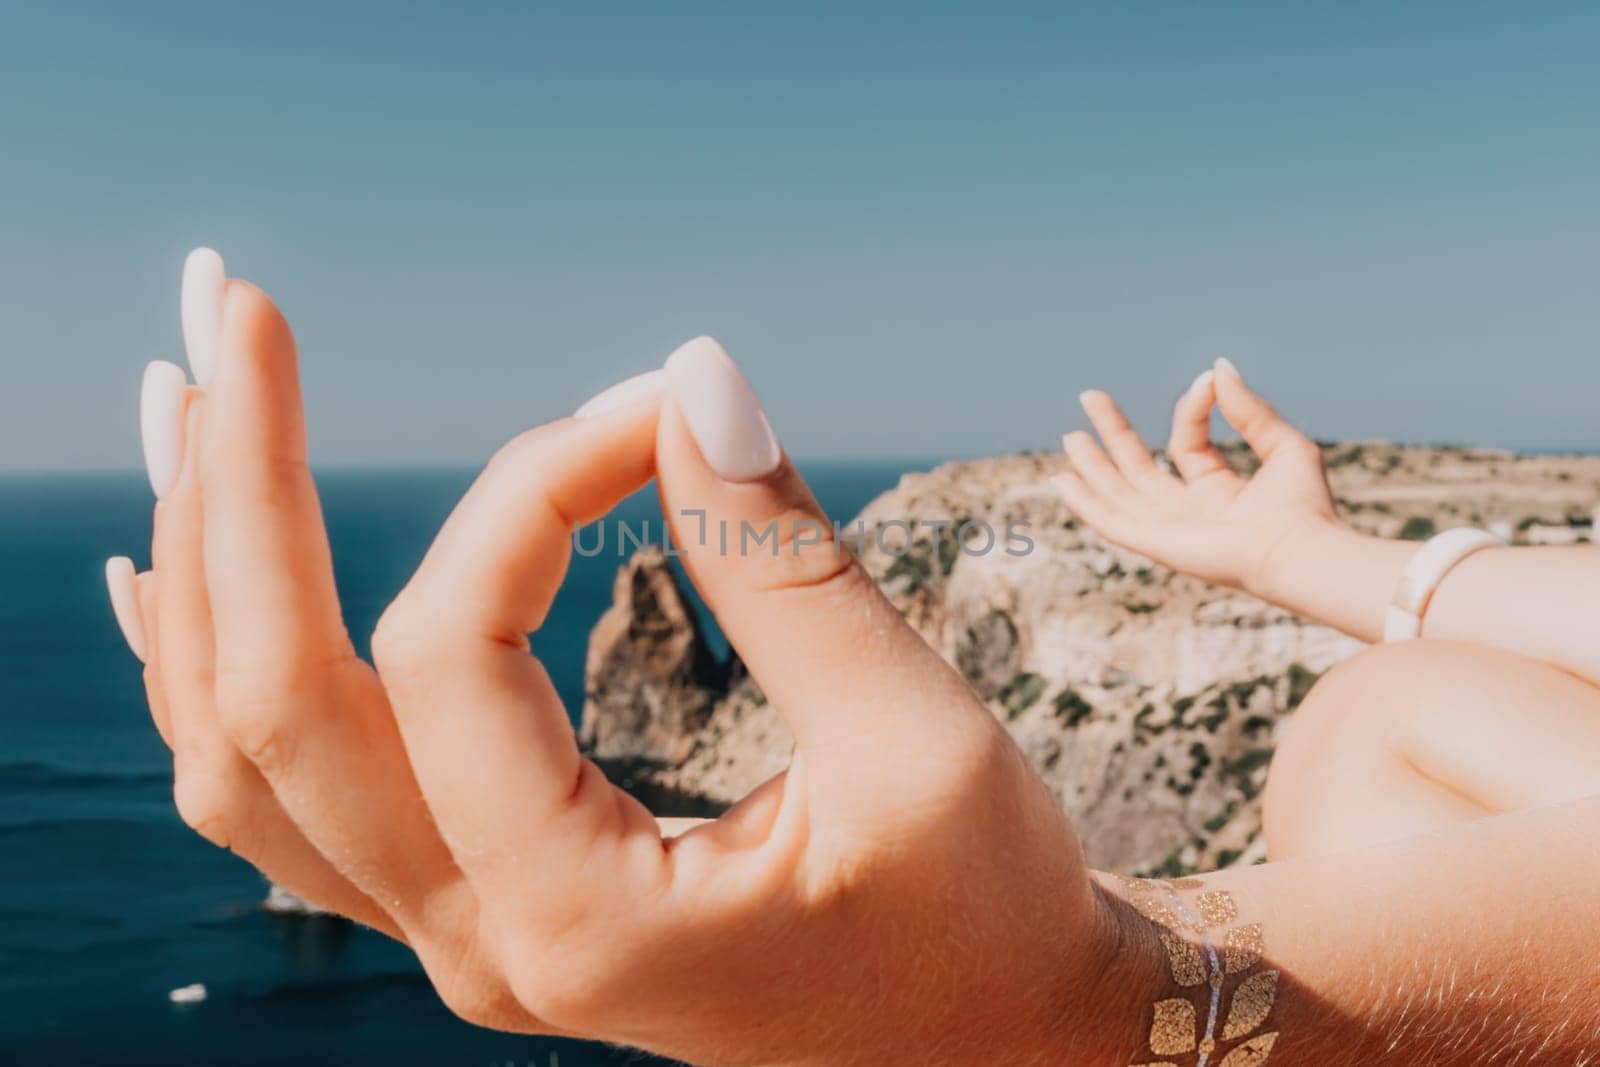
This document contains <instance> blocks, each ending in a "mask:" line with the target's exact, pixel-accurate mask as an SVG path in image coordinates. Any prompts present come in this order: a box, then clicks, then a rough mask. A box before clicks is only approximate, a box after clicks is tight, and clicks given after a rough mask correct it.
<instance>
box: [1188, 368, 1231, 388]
mask: <svg viewBox="0 0 1600 1067" xmlns="http://www.w3.org/2000/svg"><path fill="white" fill-rule="evenodd" d="M1230 366H1231V364H1230ZM1215 377H1216V372H1215V371H1211V370H1203V371H1201V372H1200V373H1199V374H1197V375H1195V379H1194V381H1193V382H1191V383H1189V392H1190V393H1203V392H1205V391H1206V390H1207V389H1209V388H1211V379H1213V378H1215Z"/></svg>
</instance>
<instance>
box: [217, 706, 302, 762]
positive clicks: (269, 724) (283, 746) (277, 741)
mask: <svg viewBox="0 0 1600 1067" xmlns="http://www.w3.org/2000/svg"><path fill="white" fill-rule="evenodd" d="M224 694H226V695H224ZM293 703H294V698H293V697H292V696H291V695H290V694H289V693H288V692H286V691H283V690H278V689H275V688H273V687H271V686H270V685H259V686H252V687H248V688H246V687H243V686H240V687H235V686H233V685H229V686H226V687H224V686H222V685H221V684H220V683H219V685H218V697H217V718H218V720H219V721H220V722H221V724H222V730H223V733H225V734H226V735H227V736H228V740H230V741H232V742H233V745H234V747H235V748H237V749H238V750H239V751H240V753H242V754H243V755H244V757H245V758H246V759H248V760H249V761H250V762H251V763H253V764H255V765H256V766H257V767H259V768H260V769H261V771H262V773H263V774H265V775H266V776H267V777H268V778H271V777H272V775H273V774H274V773H275V772H276V771H277V770H278V769H280V768H282V767H284V766H286V765H287V764H288V763H289V762H290V759H291V755H290V751H289V749H290V745H291V743H292V742H291V740H290V738H291V736H292V731H291V730H290V729H289V728H288V722H287V721H286V720H287V714H288V709H289V707H290V706H292V705H293Z"/></svg>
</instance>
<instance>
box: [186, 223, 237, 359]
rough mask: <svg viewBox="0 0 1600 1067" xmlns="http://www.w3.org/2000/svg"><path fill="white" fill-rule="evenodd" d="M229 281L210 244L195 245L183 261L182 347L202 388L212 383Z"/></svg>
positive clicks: (220, 340)
mask: <svg viewBox="0 0 1600 1067" xmlns="http://www.w3.org/2000/svg"><path fill="white" fill-rule="evenodd" d="M227 284H228V275H227V272H226V271H225V270H224V269H223V266H222V257H221V256H219V255H217V253H215V252H213V251H212V250H211V249H209V248H197V249H195V250H194V251H193V252H190V253H189V258H187V259H185V260H184V261H183V287H182V289H183V293H182V299H181V300H180V301H179V305H180V309H179V310H180V317H181V318H182V321H183V349H184V351H185V352H187V353H188V354H189V369H190V370H191V371H193V372H194V380H195V381H196V382H198V383H199V384H200V386H201V387H202V388H204V387H205V386H207V385H210V384H211V375H212V373H213V372H214V371H215V370H216V369H217V349H218V348H220V347H221V344H222V294H223V290H224V288H225V287H226V286H227Z"/></svg>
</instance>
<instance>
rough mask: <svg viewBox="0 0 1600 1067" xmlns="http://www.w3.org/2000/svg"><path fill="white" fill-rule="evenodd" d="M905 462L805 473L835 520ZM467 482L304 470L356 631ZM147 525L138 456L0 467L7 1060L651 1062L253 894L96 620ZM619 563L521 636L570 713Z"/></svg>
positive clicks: (604, 568)
mask: <svg viewBox="0 0 1600 1067" xmlns="http://www.w3.org/2000/svg"><path fill="white" fill-rule="evenodd" d="M910 466H913V467H914V466H916V465H910ZM907 467H908V465H907V464H905V463H894V464H816V465H808V466H807V467H806V473H807V475H808V476H809V477H810V479H811V483H812V486H813V488H814V489H815V490H816V491H817V495H818V497H819V498H820V499H821V500H822V503H823V506H824V507H825V508H826V509H827V511H828V513H829V514H830V515H832V516H833V517H835V518H838V519H841V520H845V519H848V518H850V517H851V516H852V515H854V514H855V513H856V511H858V510H859V509H860V508H861V507H862V506H863V505H864V504H865V503H866V502H867V501H869V500H870V499H871V498H872V497H874V496H875V495H877V494H878V493H879V492H881V491H883V490H884V489H886V488H889V487H890V486H892V485H893V484H894V483H895V481H896V479H897V478H898V476H899V474H900V472H901V471H902V470H905V469H907ZM470 479H471V474H470V472H465V471H363V472H355V471H333V472H327V473H325V474H322V475H319V478H318V482H319V485H320V486H321V489H322V496H323V504H324V507H325V509H326V513H327V517H328V525H329V531H330V536H331V538H332V542H333V548H334V557H335V565H336V569H337V572H338V579H339V586H340V590H341V593H342V597H343V603H344V607H345V612H346V616H347V619H348V621H349V624H350V627H351V631H352V633H354V634H356V635H357V636H358V640H364V638H363V636H362V635H365V634H367V633H369V632H370V630H371V626H372V624H373V622H374V621H375V620H376V618H377V616H378V613H379V612H380V611H381V610H382V608H383V606H384V604H386V603H387V602H388V600H389V598H390V597H392V596H393V594H394V593H395V592H396V591H397V590H398V589H399V588H400V586H401V585H402V584H403V583H404V582H405V579H406V577H407V576H408V574H409V573H410V572H411V570H412V569H413V568H414V567H415V566H416V564H417V562H418V561H419V560H420V559H421V557H422V554H423V551H424V550H425V548H426V547H427V544H428V542H429V540H430V539H431V538H432V536H433V533H434V531H435V530H436V529H437V528H438V526H439V524H440V523H441V522H442V521H443V519H444V517H445V515H446V514H447V513H448V512H449V509H450V507H451V505H452V504H453V503H454V501H455V500H456V499H457V498H458V497H459V496H460V494H461V492H462V491H463V490H464V489H465V488H466V486H467V484H468V483H469V481H470ZM617 517H619V518H622V519H625V520H628V521H632V522H637V521H640V520H642V519H644V518H646V517H654V518H655V519H656V521H655V522H654V523H653V524H652V527H651V529H652V533H653V534H654V536H656V537H657V538H659V536H660V533H659V531H660V522H659V515H658V513H657V511H656V503H655V496H654V492H653V490H646V491H645V492H643V493H641V494H639V495H637V496H635V497H633V498H631V499H630V500H629V501H627V502H625V504H624V505H623V507H622V508H621V509H620V510H619V512H618V513H617ZM149 536H150V493H149V489H148V487H147V485H146V484H145V482H144V478H143V476H142V475H139V474H125V475H124V474H116V475H71V476H48V477H46V476H39V477H10V478H4V479H0V1062H5V1063H30V1064H31V1063H50V1064H77V1063H117V1064H143V1063H151V1064H191V1063H192V1064H219V1063H274V1062H286V1061H288V1060H290V1059H291V1058H293V1059H297V1060H300V1061H307V1062H315V1063H322V1062H338V1063H369V1062H384V1063H444V1064H483V1065H489V1064H507V1063H511V1064H517V1065H519V1067H547V1065H551V1064H555V1063H557V1062H559V1063H560V1064H561V1065H562V1067H583V1065H591V1064H603V1063H618V1062H654V1061H650V1060H648V1059H646V1058H641V1057H639V1056H637V1055H635V1054H630V1053H625V1052H621V1051H616V1050H611V1049H606V1048H604V1047H601V1046H597V1045H590V1044H585V1043H581V1042H572V1041H555V1040H546V1039H543V1038H529V1037H519V1036H514V1035H506V1034H495V1033H490V1032H487V1031H482V1030H476V1029H474V1028H472V1027H470V1026H467V1025H466V1024H464V1023H461V1022H459V1021H457V1020H456V1019H454V1018H453V1017H452V1016H450V1015H449V1014H448V1013H447V1012H446V1011H445V1010H444V1008H443V1007H442V1006H441V1005H440V1004H439V1002H438V1000H437V998H436V997H435V996H434V995H433V992H432V990H431V989H430V987H429V986H428V984H427V983H426V981H424V979H423V978H422V974H421V971H420V969H419V968H418V967H417V964H416V962H415V960H414V958H413V957H412V956H411V955H410V953H409V952H408V951H407V950H406V949H404V948H402V947H401V946H398V945H396V944H394V943H392V942H390V941H388V940H387V939H386V938H384V937H382V936H380V935H378V934H374V933H371V932H370V931H366V930H362V929H357V928H354V927H352V926H349V925H347V924H344V923H340V922H335V921H331V920H325V919H323V920H307V919H286V918H275V917H272V916H268V915H267V914H265V913H264V912H262V911H261V910H260V907H259V905H260V902H261V900H262V898H263V896H264V894H265V890H266V886H265V884H264V883H263V881H262V880H261V878H260V876H259V875H257V874H256V873H255V872H254V871H253V870H252V869H251V868H249V867H248V866H247V865H245V864H244V863H243V862H241V861H239V860H237V859H235V858H233V857H232V856H231V855H228V854H226V853H223V852H219V851H218V850H216V849H214V848H212V847H210V846H209V845H207V844H206V843H205V842H203V841H201V840H200V839H199V838H197V837H195V836H193V835H192V834H191V833H189V831H188V830H187V829H186V828H185V827H184V826H183V824H182V823H181V822H180V821H179V820H178V817H177V815H176V814H175V813H174V811H173V808H172V804H171V769H170V761H169V758H168V753H167V750H166V748H165V746H163V745H162V743H161V740H160V739H159V738H158V737H157V735H156V732H155V729H154V727H152V726H151V725H150V722H149V716H148V713H147V711H146V709H145V705H144V696H143V690H142V687H141V685H140V678H139V667H138V663H137V661H136V660H135V659H134V658H133V657H132V656H131V655H130V654H129V653H128V651H127V649H126V647H125V646H124V645H123V643H122V638H121V637H120V635H119V634H118V632H117V629H116V624H115V623H114V622H113V621H112V618H111V612H110V608H109V606H108V604H107V601H106V595H105V588H104V580H103V571H102V567H103V564H104V561H105V559H106V557H107V556H111V555H119V554H121V555H131V556H133V557H134V560H135V561H136V562H137V563H138V564H139V565H140V567H141V568H143V567H144V566H147V565H148V562H149ZM584 543H585V545H586V546H587V545H592V543H593V542H592V541H588V540H586V541H585V542H584ZM618 562H619V560H618V557H617V556H616V555H615V548H614V542H612V543H608V544H607V550H606V551H605V552H603V553H602V554H601V555H599V556H597V557H595V558H592V559H585V558H575V559H574V560H573V565H572V569H571V573H570V575H569V577H568V580H567V584H566V587H565V588H564V589H563V591H562V593H561V596H560V597H559V599H558V600H557V601H556V604H555V607H554V609H553V610H552V612H551V614H550V618H549V622H548V623H547V625H546V626H545V627H544V629H543V630H541V632H540V633H539V634H537V635H535V638H534V647H535V649H536V651H537V652H538V653H539V654H540V655H541V656H542V657H543V658H544V660H545V663H546V664H547V665H548V667H549V670H550V673H551V675H552V676H553V677H554V679H555V682H556V684H557V686H558V687H559V688H560V690H561V693H562V695H563V697H564V698H565V699H566V700H567V704H568V707H569V708H570V709H572V711H573V713H574V714H576V713H577V711H578V710H579V709H580V707H581V700H582V691H583V656H584V650H585V648H586V644H587V638H588V632H589V628H590V626H591V625H592V623H593V621H594V619H595V618H596V617H597V616H598V614H599V613H600V612H601V611H602V610H603V609H604V608H605V606H606V604H607V603H609V600H610V589H611V579H612V576H613V574H614V572H615V569H616V566H617V564H618ZM192 982H203V983H205V985H206V987H207V989H208V991H209V997H208V999H207V1000H205V1001H204V1002H203V1003H201V1004H196V1005H190V1006H182V1007H180V1006H174V1005H172V1004H171V1003H169V1002H168V999H167V993H168V991H169V990H171V989H174V988H176V987H178V986H183V985H187V984H189V983H192Z"/></svg>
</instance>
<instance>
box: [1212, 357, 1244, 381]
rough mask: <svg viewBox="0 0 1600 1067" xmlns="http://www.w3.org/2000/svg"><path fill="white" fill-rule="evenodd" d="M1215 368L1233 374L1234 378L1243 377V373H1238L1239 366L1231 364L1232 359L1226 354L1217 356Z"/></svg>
mask: <svg viewBox="0 0 1600 1067" xmlns="http://www.w3.org/2000/svg"><path fill="white" fill-rule="evenodd" d="M1216 368H1217V370H1219V371H1221V372H1222V373H1224V374H1231V375H1233V376H1234V377H1235V378H1241V379H1242V378H1243V377H1244V375H1242V374H1240V373H1239V368H1238V367H1235V366H1234V365H1233V360H1231V359H1229V358H1228V357H1227V356H1218V357H1217V362H1216Z"/></svg>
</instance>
